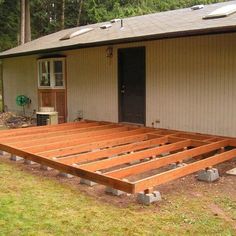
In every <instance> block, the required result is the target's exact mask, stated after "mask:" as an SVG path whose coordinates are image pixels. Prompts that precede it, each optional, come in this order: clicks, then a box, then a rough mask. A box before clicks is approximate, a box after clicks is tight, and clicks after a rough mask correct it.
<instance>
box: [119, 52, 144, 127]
mask: <svg viewBox="0 0 236 236" xmlns="http://www.w3.org/2000/svg"><path fill="white" fill-rule="evenodd" d="M145 58H146V55H145V47H138V48H126V49H119V50H118V71H119V120H120V122H128V123H137V124H144V125H145V116H146V114H145V113H146V112H145V109H146V108H145V100H146V99H145V94H146V92H145V91H146V88H145V87H146V86H145V84H146V63H145Z"/></svg>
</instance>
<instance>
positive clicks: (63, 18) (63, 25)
mask: <svg viewBox="0 0 236 236" xmlns="http://www.w3.org/2000/svg"><path fill="white" fill-rule="evenodd" d="M64 28H65V0H61V29H64Z"/></svg>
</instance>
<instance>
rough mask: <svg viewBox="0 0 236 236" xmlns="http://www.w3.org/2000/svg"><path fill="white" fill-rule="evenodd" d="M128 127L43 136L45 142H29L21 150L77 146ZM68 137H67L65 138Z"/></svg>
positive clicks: (123, 130) (120, 131) (126, 129)
mask: <svg viewBox="0 0 236 236" xmlns="http://www.w3.org/2000/svg"><path fill="white" fill-rule="evenodd" d="M128 130H129V128H127V127H110V128H104V129H102V130H100V131H91V132H85V133H83V132H82V133H79V132H78V134H75V135H70V136H68V137H67V136H65V137H59V138H57V137H55V138H54V139H53V140H51V139H49V140H48V139H47V138H45V143H44V144H42V143H40V144H38V143H37V142H35V143H34V142H33V143H31V145H30V146H29V147H28V146H27V147H23V148H22V150H24V151H27V152H32V153H37V152H46V151H50V150H55V149H59V148H66V147H72V146H78V145H80V144H84V143H86V142H87V141H90V140H93V139H94V140H95V139H99V138H101V137H104V136H106V135H110V134H116V133H122V132H125V131H128ZM67 138H68V139H67ZM9 146H13V147H17V146H15V145H14V144H9Z"/></svg>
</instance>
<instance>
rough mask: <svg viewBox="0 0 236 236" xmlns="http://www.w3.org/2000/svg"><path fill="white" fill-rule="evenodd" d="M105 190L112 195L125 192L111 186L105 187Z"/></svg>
mask: <svg viewBox="0 0 236 236" xmlns="http://www.w3.org/2000/svg"><path fill="white" fill-rule="evenodd" d="M105 192H106V193H109V194H111V195H113V196H120V195H122V194H125V192H123V191H121V190H118V189H114V188H111V187H106V190H105Z"/></svg>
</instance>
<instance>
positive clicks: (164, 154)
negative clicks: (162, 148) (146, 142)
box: [161, 152, 170, 157]
mask: <svg viewBox="0 0 236 236" xmlns="http://www.w3.org/2000/svg"><path fill="white" fill-rule="evenodd" d="M168 155H170V153H169V152H164V153H162V154H161V156H163V157H166V156H168Z"/></svg>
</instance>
